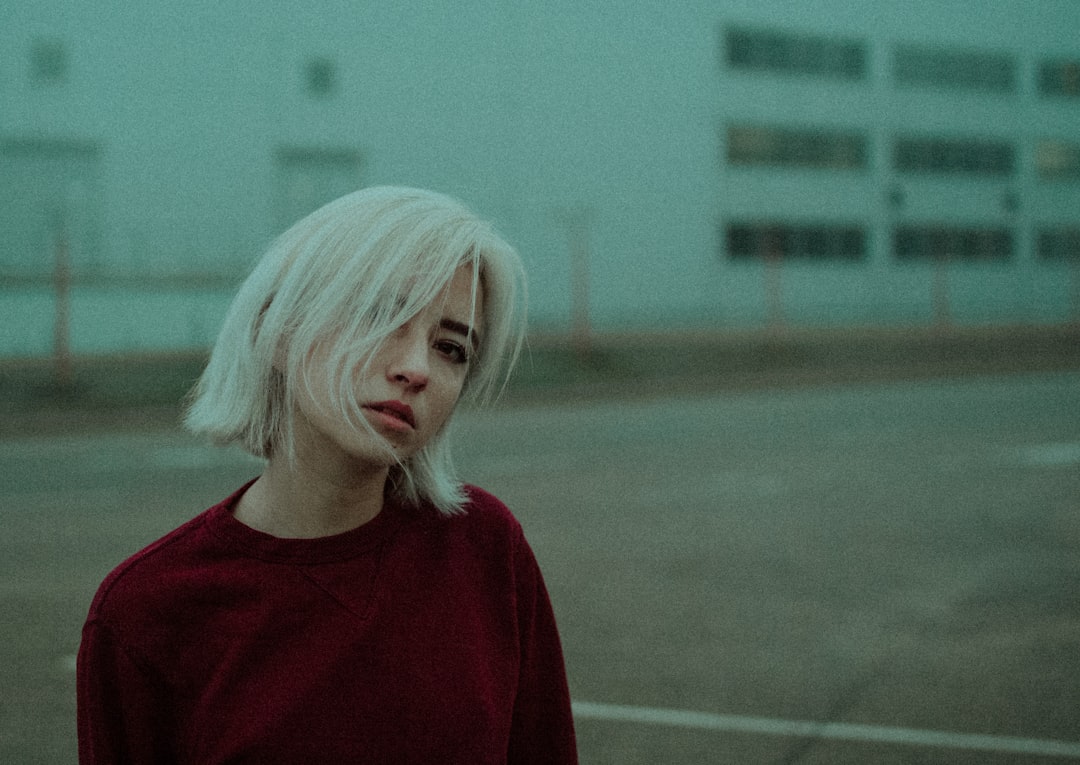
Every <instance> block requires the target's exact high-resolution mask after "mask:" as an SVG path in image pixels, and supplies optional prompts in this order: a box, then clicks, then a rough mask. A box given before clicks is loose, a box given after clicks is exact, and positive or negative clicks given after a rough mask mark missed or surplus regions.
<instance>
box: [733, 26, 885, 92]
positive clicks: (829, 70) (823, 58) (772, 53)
mask: <svg viewBox="0 0 1080 765" xmlns="http://www.w3.org/2000/svg"><path fill="white" fill-rule="evenodd" d="M724 47H725V52H726V58H725V60H726V61H727V63H728V66H730V67H731V68H733V69H749V70H756V71H767V72H776V73H779V74H810V75H815V76H819V77H833V78H838V79H843V80H861V79H862V78H863V77H864V76H865V73H866V48H865V46H864V45H863V43H861V42H859V41H857V40H842V39H834V38H825V37H815V36H810V35H800V34H790V33H787V32H779V31H767V30H755V29H742V28H729V29H727V30H725V32H724Z"/></svg>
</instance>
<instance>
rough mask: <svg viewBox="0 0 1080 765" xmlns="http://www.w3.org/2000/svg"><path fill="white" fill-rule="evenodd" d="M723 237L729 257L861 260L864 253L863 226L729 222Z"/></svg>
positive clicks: (864, 238)
mask: <svg viewBox="0 0 1080 765" xmlns="http://www.w3.org/2000/svg"><path fill="white" fill-rule="evenodd" d="M726 239H727V251H728V257H731V258H760V259H767V258H805V259H809V260H835V259H844V260H861V259H862V258H863V257H865V255H866V248H865V241H866V236H865V230H864V229H863V228H862V227H860V226H853V225H837V224H832V223H826V224H792V223H785V222H776V221H766V222H754V223H730V224H728V226H727V231H726Z"/></svg>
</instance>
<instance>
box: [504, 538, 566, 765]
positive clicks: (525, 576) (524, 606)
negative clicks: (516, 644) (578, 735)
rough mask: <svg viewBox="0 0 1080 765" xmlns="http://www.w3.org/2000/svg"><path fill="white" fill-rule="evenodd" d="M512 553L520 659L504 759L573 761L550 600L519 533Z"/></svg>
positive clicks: (561, 764)
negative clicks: (515, 562)
mask: <svg viewBox="0 0 1080 765" xmlns="http://www.w3.org/2000/svg"><path fill="white" fill-rule="evenodd" d="M516 555H517V559H518V565H517V569H518V573H517V577H518V580H517V598H518V603H517V605H518V629H519V636H520V651H521V654H520V656H521V659H520V662H521V663H520V670H519V680H518V692H517V697H516V699H515V702H514V713H513V720H512V723H511V731H510V749H509V752H508V758H507V761H508V763H509V764H510V765H531V764H532V763H536V765H540V763H544V765H576V763H577V761H578V759H577V744H576V741H575V736H574V720H573V715H572V713H571V708H570V691H569V688H568V686H567V681H566V669H565V665H564V662H563V653H562V646H561V644H560V641H559V633H558V629H557V628H556V625H555V615H554V612H553V610H552V607H551V600H550V598H549V596H548V592H547V588H546V587H545V585H544V580H543V576H542V575H541V573H540V569H539V567H538V566H537V563H536V559H535V557H534V556H533V553H532V550H531V549H530V548H529V546H528V544H527V543H526V542H525V540H524V538H523V537H519V540H518V544H517V551H516Z"/></svg>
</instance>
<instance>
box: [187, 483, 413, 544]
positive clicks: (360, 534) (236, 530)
mask: <svg viewBox="0 0 1080 765" xmlns="http://www.w3.org/2000/svg"><path fill="white" fill-rule="evenodd" d="M253 483H255V480H254V479H253V480H251V481H249V482H248V483H246V484H245V485H244V486H242V487H241V488H240V489H239V490H237V491H236V492H235V493H234V494H232V496H230V497H228V498H227V499H225V500H224V501H223V502H221V503H219V504H217V505H215V506H214V507H212V508H210V510H209V511H208V512H207V523H208V525H209V528H210V531H211V532H212V533H213V534H214V535H215V536H217V537H218V538H219V539H221V540H222V541H224V542H225V543H226V544H228V545H230V546H231V547H233V548H236V549H239V550H240V551H241V552H243V554H245V555H247V556H249V557H252V558H259V559H262V560H266V561H272V562H275V563H296V564H303V563H331V562H334V561H341V560H347V559H349V558H353V557H356V556H358V555H362V554H364V553H366V552H369V551H371V550H372V549H374V548H375V547H377V546H378V545H379V544H380V543H381V542H383V541H385V540H386V539H387V538H388V537H389V536H390V535H392V534H393V533H394V531H395V530H396V529H397V528H398V527H399V526H400V525H401V523H402V521H403V520H404V519H405V517H406V516H407V515H408V514H409V513H410V510H409V509H408V508H407V507H405V506H404V505H403V504H402V503H400V502H398V501H396V500H394V499H393V498H391V497H389V496H388V497H387V498H386V501H385V503H384V505H383V508H382V510H381V511H380V512H379V514H378V515H376V516H375V517H374V518H372V519H371V520H370V521H368V522H367V523H365V524H363V525H361V526H358V527H356V528H355V529H351V530H349V531H345V532H342V533H340V534H332V535H330V536H325V537H316V538H313V539H293V538H287V537H276V536H274V535H272V534H267V533H266V532H263V531H257V530H255V529H253V528H251V527H250V526H248V525H246V524H244V523H242V522H241V521H239V520H237V519H236V516H235V514H234V513H235V510H236V505H237V503H238V502H239V501H240V497H242V496H243V495H244V492H246V491H247V490H248V489H249V488H250V487H251V485H252V484H253Z"/></svg>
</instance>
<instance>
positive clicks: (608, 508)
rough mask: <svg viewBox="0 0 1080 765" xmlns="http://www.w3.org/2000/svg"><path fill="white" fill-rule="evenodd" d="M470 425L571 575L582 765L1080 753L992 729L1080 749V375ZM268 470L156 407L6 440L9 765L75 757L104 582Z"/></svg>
mask: <svg viewBox="0 0 1080 765" xmlns="http://www.w3.org/2000/svg"><path fill="white" fill-rule="evenodd" d="M458 431H459V432H458V434H457V435H458V439H459V445H460V448H459V449H458V462H459V465H460V467H461V468H462V473H463V474H464V475H465V476H466V477H467V478H468V479H469V480H471V481H472V482H475V483H478V484H480V485H483V486H485V487H486V488H488V489H490V490H492V491H494V492H495V493H496V494H498V495H499V496H501V497H502V498H503V499H504V500H505V501H506V502H507V503H508V504H509V505H510V506H511V507H512V508H513V509H514V510H515V512H516V513H517V514H518V516H519V517H520V518H521V520H522V522H523V523H524V525H525V528H526V532H527V534H528V536H529V538H530V540H531V541H532V544H533V546H534V548H535V549H536V552H537V555H538V557H539V559H540V562H541V565H542V567H543V569H544V571H545V574H546V576H547V580H548V585H549V588H550V590H551V594H552V598H553V601H554V604H555V608H556V611H557V615H558V617H559V620H560V624H561V627H562V632H563V639H564V643H565V649H566V655H567V664H568V669H569V673H570V681H571V688H572V692H573V695H574V698H575V700H576V701H578V702H579V711H581V712H582V714H581V715H580V716H579V719H578V726H579V739H580V750H581V758H582V762H583V763H586V764H589V765H600V764H601V763H620V764H630V765H633V764H635V763H642V764H644V763H666V764H668V765H684V764H688V763H712V762H719V763H743V764H745V765H754V764H755V763H800V764H804V763H805V764H810V763H814V764H817V763H834V764H841V765H842V764H844V763H869V762H873V763H884V764H888V763H990V764H991V765H993V764H995V763H1042V762H1047V763H1049V762H1063V761H1068V760H1070V759H1073V760H1077V759H1080V755H1076V756H1074V755H1072V754H1069V753H1068V752H1070V751H1075V749H1072V750H1069V749H1067V748H1066V754H1064V755H1059V756H1056V757H1052V756H1049V755H1039V754H1033V753H1028V754H1022V753H1017V752H1016V751H1007V750H1004V749H998V750H995V748H994V745H993V742H994V741H1001V739H971V738H964V736H970V735H983V734H986V735H990V736H998V737H1008V740H1009V741H1014V740H1020V741H1023V742H1035V743H1036V744H1046V743H1047V742H1049V743H1055V742H1056V743H1058V744H1064V745H1067V746H1072V747H1076V746H1080V716H1078V713H1077V710H1080V661H1078V660H1077V657H1078V656H1080V597H1078V595H1077V593H1078V592H1080V554H1078V553H1080V373H1077V372H1069V371H1066V372H1046V373H1040V374H1011V375H1002V376H977V375H976V376H966V377H964V378H961V379H954V380H942V379H929V380H928V379H923V380H915V381H894V382H883V381H877V382H865V381H864V382H857V381H849V382H847V383H843V384H836V383H834V384H830V385H827V386H810V387H794V388H792V387H783V386H781V387H778V388H774V389H767V390H761V389H755V388H753V387H748V388H746V389H733V390H727V391H708V390H706V391H700V392H692V391H687V390H686V389H685V388H684V387H682V386H680V385H677V384H676V385H672V386H670V388H668V389H665V388H664V386H663V385H662V384H661V383H657V384H656V385H655V386H654V389H653V390H651V391H649V393H648V395H638V396H634V397H630V398H620V399H611V398H595V397H594V398H581V397H567V398H566V400H564V401H561V402H557V401H553V400H551V399H550V398H549V399H547V400H545V401H543V402H528V401H521V402H518V403H516V404H513V405H503V406H500V407H498V408H496V409H494V410H490V411H486V412H469V413H466V414H465V415H464V416H463V417H462V420H461V422H460V423H459V428H458ZM257 470H258V465H257V464H256V463H254V462H252V461H251V460H249V459H248V458H246V457H244V456H242V455H240V454H238V453H236V452H231V451H221V450H216V449H212V448H209V447H206V446H203V445H201V444H199V443H198V442H196V441H194V440H192V439H191V438H189V437H188V436H186V435H184V434H182V433H180V432H179V431H178V430H177V429H176V428H175V427H172V426H171V425H169V424H168V423H167V422H164V421H158V420H155V419H153V418H150V419H143V418H138V417H136V418H134V419H133V420H132V421H129V422H125V421H124V419H123V417H114V418H113V419H112V420H110V421H109V422H97V423H96V427H95V428H94V429H92V430H89V431H80V430H78V429H70V428H69V429H68V430H66V431H65V430H62V429H59V428H57V427H55V423H54V426H50V427H46V428H43V429H42V430H40V431H37V432H35V430H34V429H33V428H28V427H23V428H20V429H19V430H18V431H17V432H16V431H9V432H8V433H7V435H6V436H3V437H0V529H2V530H3V533H2V534H0V613H3V614H4V618H3V620H0V762H4V763H25V764H26V765H37V764H38V763H42V764H44V763H50V764H51V763H65V762H74V759H75V741H74V671H73V670H74V667H73V657H74V654H75V651H76V650H77V647H78V640H79V629H80V626H81V622H82V619H83V617H84V615H85V611H86V608H87V606H88V604H89V600H90V597H91V596H92V594H93V592H94V590H95V588H96V586H97V584H98V582H99V581H100V580H101V578H102V577H103V576H104V575H105V573H106V572H107V571H108V570H109V569H110V568H111V567H113V566H114V565H115V564H116V563H118V562H119V561H120V560H121V559H122V558H123V557H125V556H126V555H128V554H130V553H131V552H133V551H135V550H136V549H138V548H139V547H141V546H142V545H144V544H146V543H147V542H149V541H151V540H153V539H155V538H156V537H158V536H160V535H161V534H163V533H164V532H166V531H167V530H169V529H171V528H173V527H175V526H176V525H178V524H180V523H182V522H183V521H184V520H186V519H187V518H189V517H190V516H191V515H193V514H195V513H196V512H198V511H200V510H201V509H203V508H205V507H206V506H208V505H209V504H211V503H213V502H216V501H217V500H219V499H220V498H221V497H223V496H224V495H225V494H226V493H228V492H230V491H231V490H232V489H234V488H235V487H236V486H237V485H238V484H239V483H240V482H241V481H243V480H245V479H246V478H247V477H249V476H251V475H254V474H255V473H256V472H257ZM626 709H629V710H638V711H641V710H645V711H648V710H653V711H660V712H664V711H667V712H672V713H675V716H674V717H672V716H671V715H669V716H668V717H666V718H665V717H664V716H663V715H662V714H661V715H653V717H652V719H651V720H645V721H642V720H640V719H639V720H637V721H634V720H633V719H627V718H628V717H629V718H633V715H629V716H627V715H623V716H621V717H620V714H618V710H626ZM694 714H698V715H701V717H698V718H695V717H693V715H694ZM680 715H681V716H680ZM646 717H647V715H646ZM701 720H705V722H709V721H714V722H715V721H717V720H719V721H720V722H721V723H722V724H720V725H717V726H714V727H712V728H710V727H709V725H695V724H693V723H695V721H698V722H700V721H701ZM746 720H764V721H767V722H768V724H767V725H766V726H764V728H763V729H761V730H747V729H745V728H739V727H738V723H739V722H740V721H746ZM725 721H729V722H732V724H731V725H727V722H725ZM799 721H804V722H805V721H809V722H816V723H820V724H822V726H823V727H820V728H810V729H806V728H792V727H791V723H792V722H799ZM825 723H847V724H851V725H863V726H870V727H871V728H872V729H874V730H878V729H887V730H900V731H914V732H915V733H916V734H917V735H915V736H914V738H913V739H912V740H911V742H909V743H904V744H899V743H881V742H874V741H872V740H865V739H859V738H857V737H856V738H855V739H854V740H848V739H844V738H842V737H838V736H837V731H838V730H839V729H837V728H828V727H824V724H825ZM725 725H727V727H726V728H725ZM793 730H794V731H796V732H795V733H793V732H792V731H793ZM800 730H801V731H802V733H798V731H800ZM857 730H862V729H857ZM920 732H921V733H920ZM932 732H938V733H943V734H948V735H951V736H953V738H951V739H949V740H950V741H952V742H953V743H954V744H956V743H957V742H960V743H963V742H967V744H972V743H978V742H979V741H982V742H983V743H984V744H986V742H987V741H989V742H990V744H989V748H987V747H986V746H984V747H982V748H971V747H969V746H959V747H952V748H950V747H949V746H945V745H942V744H941V743H940V742H936V743H935V741H934V740H933V739H932V737H930V736H928V735H926V734H927V733H932ZM1036 749H1038V747H1036ZM1044 749H1045V747H1044Z"/></svg>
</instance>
